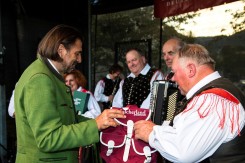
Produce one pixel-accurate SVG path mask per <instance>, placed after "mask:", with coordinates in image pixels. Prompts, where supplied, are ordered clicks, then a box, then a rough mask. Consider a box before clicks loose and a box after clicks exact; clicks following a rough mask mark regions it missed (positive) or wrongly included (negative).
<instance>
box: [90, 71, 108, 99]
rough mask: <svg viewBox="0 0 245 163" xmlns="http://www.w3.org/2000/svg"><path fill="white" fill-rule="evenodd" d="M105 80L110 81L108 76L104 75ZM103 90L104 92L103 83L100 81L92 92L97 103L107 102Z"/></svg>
mask: <svg viewBox="0 0 245 163" xmlns="http://www.w3.org/2000/svg"><path fill="white" fill-rule="evenodd" d="M106 78H107V79H111V78H110V75H109V74H107V75H106ZM104 90H105V82H104V80H103V79H101V80H100V81H99V82H98V83H97V85H96V87H95V90H94V97H95V99H96V100H97V101H99V102H108V99H109V96H106V95H104Z"/></svg>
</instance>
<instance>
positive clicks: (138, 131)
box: [134, 120, 156, 143]
mask: <svg viewBox="0 0 245 163" xmlns="http://www.w3.org/2000/svg"><path fill="white" fill-rule="evenodd" d="M155 125H156V124H154V123H153V122H152V121H146V120H140V121H138V122H135V124H134V133H135V138H136V139H141V140H143V141H145V142H147V143H149V135H150V133H151V131H152V130H153V127H154V126H155Z"/></svg>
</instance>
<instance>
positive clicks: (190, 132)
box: [149, 72, 245, 163]
mask: <svg viewBox="0 0 245 163" xmlns="http://www.w3.org/2000/svg"><path fill="white" fill-rule="evenodd" d="M219 77H220V75H219V73H218V72H214V73H212V74H210V75H209V76H207V77H205V78H204V79H202V80H201V81H200V82H198V83H197V84H196V85H195V86H194V87H193V88H192V89H191V90H190V91H189V92H188V93H187V95H186V97H187V99H188V98H190V97H191V96H192V95H193V94H194V93H195V92H197V91H198V90H199V88H201V87H202V86H204V85H205V84H206V83H207V82H210V81H213V80H214V79H217V78H219ZM214 101H215V102H214ZM210 104H212V105H210ZM224 106H225V110H226V112H224ZM234 107H235V108H236V109H234ZM232 108H233V109H234V110H233V109H232ZM188 109H190V110H188ZM186 110H188V111H186ZM206 114H207V115H206ZM200 115H203V116H204V117H203V118H200ZM223 115H224V116H223ZM237 115H239V120H238V117H237ZM232 116H234V121H233V123H232V122H231V117H232ZM221 118H223V119H221ZM222 120H224V123H223V124H224V125H223V128H221V127H222V126H220V124H222V122H223V121H222ZM237 120H238V123H239V125H240V128H239V129H240V130H242V128H243V126H244V123H245V112H244V108H243V106H242V105H241V103H239V104H236V103H234V102H232V101H229V100H228V99H226V98H223V97H221V96H218V95H216V94H213V93H208V94H207V93H206V94H202V95H200V96H196V97H194V98H193V99H192V100H191V102H190V103H189V104H188V105H187V108H186V109H185V110H184V112H182V113H180V114H178V115H177V116H176V117H175V118H174V126H173V127H172V126H169V125H166V124H165V123H163V124H162V126H160V125H156V126H154V127H153V131H152V132H151V134H150V136H149V144H150V145H151V146H152V147H153V148H155V149H157V150H158V151H159V152H160V154H161V155H162V156H163V157H165V158H166V159H168V160H170V161H172V162H188V163H191V162H200V161H202V160H204V159H205V158H207V157H209V156H211V155H212V154H213V153H214V152H215V151H216V150H217V149H218V147H219V146H220V145H221V144H222V143H225V142H228V141H230V140H232V139H233V138H235V137H236V136H237V135H238V124H237V123H236V122H237ZM232 125H234V130H233V131H232V130H231V126H232Z"/></svg>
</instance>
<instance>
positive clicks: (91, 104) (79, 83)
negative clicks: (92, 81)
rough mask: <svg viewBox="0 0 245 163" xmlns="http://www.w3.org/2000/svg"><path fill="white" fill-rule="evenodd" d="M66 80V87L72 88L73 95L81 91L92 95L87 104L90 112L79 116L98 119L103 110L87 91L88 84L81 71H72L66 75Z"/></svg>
mask: <svg viewBox="0 0 245 163" xmlns="http://www.w3.org/2000/svg"><path fill="white" fill-rule="evenodd" d="M64 80H65V83H66V85H67V86H69V87H70V88H71V90H72V93H74V91H81V92H84V93H88V94H90V96H89V99H88V104H87V108H88V111H86V112H85V113H84V114H82V113H81V112H80V111H79V112H78V114H79V115H83V116H85V117H88V118H96V117H97V116H98V115H99V114H100V113H101V109H100V106H99V104H98V102H97V101H96V99H95V98H94V95H93V94H92V93H91V92H90V91H88V90H86V89H85V88H86V84H87V80H86V78H85V76H84V75H83V74H82V73H81V72H80V71H79V70H72V71H71V72H69V73H66V74H65V75H64Z"/></svg>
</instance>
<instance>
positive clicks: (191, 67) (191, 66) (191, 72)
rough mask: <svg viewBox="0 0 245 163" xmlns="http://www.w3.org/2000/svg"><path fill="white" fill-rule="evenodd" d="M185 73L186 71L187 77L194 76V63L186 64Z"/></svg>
mask: <svg viewBox="0 0 245 163" xmlns="http://www.w3.org/2000/svg"><path fill="white" fill-rule="evenodd" d="M187 73H188V77H189V78H191V77H193V76H195V74H196V65H195V64H194V63H189V64H188V65H187Z"/></svg>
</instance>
